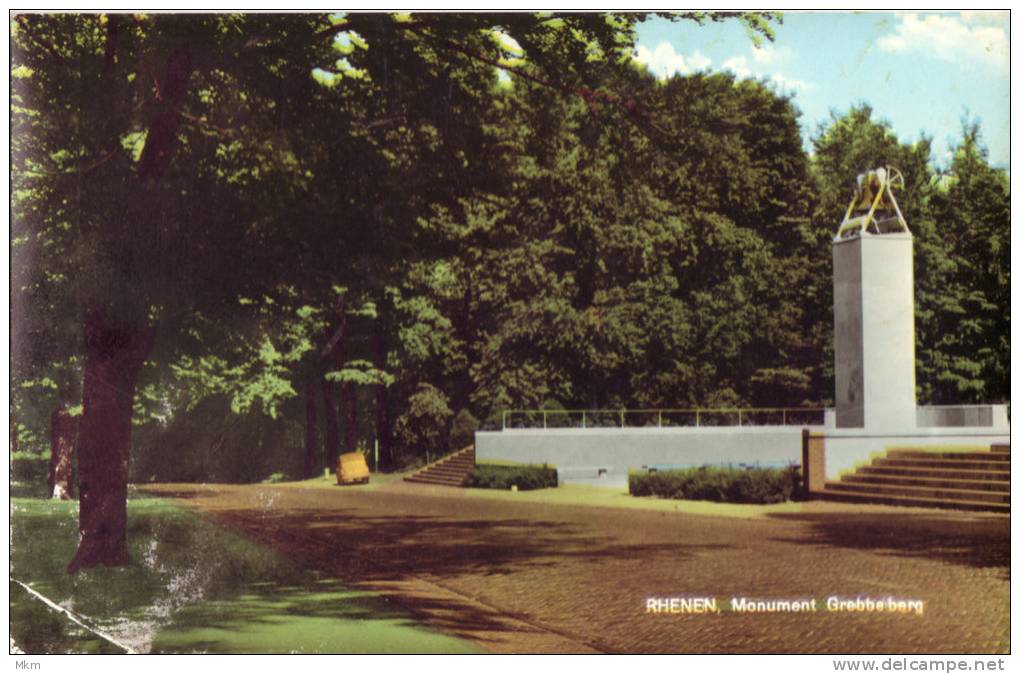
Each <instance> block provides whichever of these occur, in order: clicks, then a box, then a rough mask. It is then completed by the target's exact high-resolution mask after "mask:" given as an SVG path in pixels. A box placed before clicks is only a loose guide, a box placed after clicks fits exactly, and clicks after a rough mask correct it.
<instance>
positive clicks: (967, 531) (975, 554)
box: [769, 512, 1010, 580]
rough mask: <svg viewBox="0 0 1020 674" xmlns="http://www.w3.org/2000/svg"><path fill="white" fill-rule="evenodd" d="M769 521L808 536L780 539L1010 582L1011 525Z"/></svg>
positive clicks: (862, 516) (793, 517)
mask: <svg viewBox="0 0 1020 674" xmlns="http://www.w3.org/2000/svg"><path fill="white" fill-rule="evenodd" d="M769 517H770V518H773V519H780V520H787V521H795V522H804V523H807V524H809V525H810V530H809V533H808V534H807V535H806V536H803V537H798V538H787V539H779V540H782V541H784V542H789V543H795V544H798V545H824V546H830V547H842V548H851V549H855V550H869V551H876V552H884V553H886V554H890V555H896V556H902V557H920V558H924V559H932V560H937V561H942V562H946V563H949V564H957V565H960V566H967V567H972V568H979V569H999V570H1000V571H1001V574H1002V576H1001V577H1002V578H1004V579H1007V580H1008V579H1009V575H1010V572H1009V564H1010V552H1009V541H1010V533H1009V519H1008V518H1005V517H992V516H989V517H982V516H977V517H969V516H961V515H960V514H958V513H952V512H947V513H946V514H945V515H944V516H940V515H934V514H927V513H924V514H919V513H907V512H905V513H890V512H882V513H838V514H837V513H775V514H772V515H769Z"/></svg>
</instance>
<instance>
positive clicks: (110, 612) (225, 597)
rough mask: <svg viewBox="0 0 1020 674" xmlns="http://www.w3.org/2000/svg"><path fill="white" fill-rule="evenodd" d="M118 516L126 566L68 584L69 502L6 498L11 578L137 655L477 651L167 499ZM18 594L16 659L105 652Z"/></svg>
mask: <svg viewBox="0 0 1020 674" xmlns="http://www.w3.org/2000/svg"><path fill="white" fill-rule="evenodd" d="M128 513H129V515H128V541H129V546H130V556H131V560H132V563H131V564H129V565H128V566H124V567H116V568H109V567H97V568H94V569H87V570H83V571H81V572H79V573H77V574H75V575H73V576H71V575H68V574H67V573H65V572H64V565H65V564H66V563H67V560H68V559H70V557H71V555H72V554H73V552H74V549H75V546H76V544H77V537H78V530H77V503H76V502H54V501H45V500H36V499H14V500H13V501H12V522H11V567H10V570H11V576H12V578H17V579H19V580H21V581H22V582H26V583H28V584H29V585H30V586H31V587H32V588H33V589H34V590H36V591H37V592H40V593H41V594H43V595H44V596H46V597H47V598H49V599H50V600H51V601H54V602H56V603H58V604H60V605H62V606H64V607H66V608H70V609H72V610H73V611H75V612H76V613H78V614H79V615H82V616H84V617H86V618H87V622H88V623H89V624H91V625H92V626H94V627H96V628H98V629H100V630H102V631H103V632H106V633H108V634H110V635H111V636H112V637H113V638H114V639H116V640H117V641H119V642H120V643H123V644H125V645H127V646H129V647H131V648H133V649H135V650H138V651H140V652H148V651H150V650H156V651H160V652H183V653H194V652H219V653H280V652H283V653H290V652H308V653H347V652H370V653H402V652H411V653H422V652H424V653H451V652H452V653H458V652H475V651H476V650H477V649H476V647H474V646H473V645H472V644H469V643H466V642H464V641H461V640H458V639H455V638H453V637H449V636H446V635H443V634H439V633H437V632H435V631H434V630H432V629H429V628H427V627H425V626H423V625H421V624H420V623H419V622H417V621H415V620H414V619H412V618H411V615H410V614H409V613H408V612H407V611H405V610H401V609H399V608H398V607H396V606H394V605H392V604H390V603H389V602H387V601H386V600H385V599H384V598H382V597H379V596H377V595H375V594H372V593H366V592H357V591H352V590H350V589H349V588H348V587H346V586H344V585H343V584H342V583H341V582H339V581H336V580H325V579H322V578H321V576H320V575H319V574H316V573H309V572H308V570H306V569H302V568H300V567H298V566H296V565H295V564H293V563H291V562H289V561H287V560H286V559H285V558H283V557H281V556H280V555H278V554H276V553H274V552H273V551H271V550H268V549H266V548H263V547H261V546H258V545H253V544H252V543H251V541H250V540H247V539H245V538H243V537H240V536H237V535H234V534H232V533H230V532H227V531H224V530H223V529H221V528H219V527H217V526H215V525H212V524H210V523H208V522H207V521H205V520H204V518H200V517H197V516H195V515H194V514H192V513H189V512H187V511H184V510H182V509H180V508H179V507H178V506H176V505H174V504H173V503H171V502H168V501H166V500H162V499H152V498H143V499H138V500H134V499H132V500H131V501H129V508H128ZM21 594H24V595H25V596H24V597H21V596H19V594H17V593H14V592H12V600H11V617H12V628H11V635H12V638H14V639H15V643H16V644H17V645H18V646H19V647H20V648H22V650H25V651H26V652H29V653H71V652H73V653H88V652H108V645H107V646H104V645H103V643H101V642H97V641H96V639H95V637H94V635H91V634H89V633H88V632H87V631H83V630H77V629H75V628H73V627H72V628H68V627H67V625H66V624H65V623H66V622H68V621H67V619H66V617H64V616H63V615H62V614H60V613H59V612H56V611H54V610H53V609H51V608H49V607H46V606H45V605H44V604H42V603H41V602H38V600H35V603H32V602H29V601H28V600H27V599H26V597H28V595H27V593H24V592H22V593H21ZM28 598H29V599H30V597H28ZM71 625H72V626H73V623H71ZM104 649H106V650H104Z"/></svg>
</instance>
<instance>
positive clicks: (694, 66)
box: [634, 40, 712, 79]
mask: <svg viewBox="0 0 1020 674" xmlns="http://www.w3.org/2000/svg"><path fill="white" fill-rule="evenodd" d="M634 60H635V61H637V62H638V63H643V64H645V65H646V66H648V69H649V70H650V71H652V73H653V74H655V75H656V76H658V77H660V78H662V79H666V78H667V77H671V76H673V75H675V74H677V73H679V74H681V75H690V74H691V73H693V72H698V71H700V70H705V69H707V68H708V67H709V66H710V65H712V59H710V58H708V57H707V56H705V55H704V54H702V53H701V52H700V51H698V50H697V49H695V50H694V53H693V54H689V55H684V54H681V53H679V52H678V51H676V50H675V49H674V48H673V45H672V44H670V43H669V42H666V41H665V40H663V41H662V42H660V43H659V44H658V45H656V47H655V49H654V50H651V49H649V48H648V47H646V46H644V45H638V48H637V51H636V53H635V55H634Z"/></svg>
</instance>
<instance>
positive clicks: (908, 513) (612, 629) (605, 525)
mask: <svg viewBox="0 0 1020 674" xmlns="http://www.w3.org/2000/svg"><path fill="white" fill-rule="evenodd" d="M146 490H147V491H153V492H156V493H162V494H164V495H176V496H179V497H181V498H183V499H184V502H185V503H187V504H189V505H192V506H195V507H198V508H201V509H202V510H204V511H206V512H209V513H210V514H211V515H212V516H213V517H215V518H217V519H219V520H220V521H222V522H224V523H226V524H227V525H228V526H230V527H232V528H235V529H237V530H240V531H242V532H244V533H246V534H247V535H250V536H253V537H255V538H258V539H260V540H262V541H264V542H266V543H268V544H270V545H272V546H273V547H275V548H277V549H279V550H281V551H283V552H284V553H285V554H287V555H289V556H291V557H293V558H295V559H297V560H299V561H300V563H302V564H305V565H306V566H308V567H310V568H316V569H320V570H322V571H325V572H327V573H330V574H333V575H336V576H338V577H340V578H343V579H344V580H345V581H347V582H350V583H355V584H357V585H359V586H361V587H366V588H372V589H375V590H378V591H381V592H383V593H384V594H385V595H387V596H389V597H391V598H392V599H393V600H395V601H397V602H399V603H401V604H403V605H404V606H405V607H407V608H408V609H410V610H411V611H412V612H414V613H415V614H417V615H418V616H419V617H421V618H423V619H425V620H427V621H429V622H431V623H432V624H434V625H436V626H437V627H439V628H440V629H443V630H445V631H447V632H449V633H453V634H456V635H459V636H464V637H467V638H470V639H473V640H475V641H477V642H478V643H479V644H481V645H482V646H483V647H486V648H489V649H490V650H494V651H503V652H508V651H509V652H572V653H573V652H590V651H591V650H596V651H603V652H615V653H900V652H903V653H911V652H914V653H971V652H973V653H1006V652H1008V651H1009V520H1008V518H1006V517H1001V516H991V515H966V514H957V513H951V512H945V511H935V510H920V509H895V508H886V507H877V506H875V507H868V506H852V505H842V504H840V505H836V504H826V503H810V504H805V505H804V507H803V512H799V513H784V514H773V515H770V516H766V517H757V518H754V519H736V518H726V517H705V516H695V515H686V514H681V513H673V512H661V511H644V510H629V509H628V510H623V509H611V508H593V507H584V506H564V505H554V506H553V505H539V504H534V503H521V502H512V501H511V502H507V501H498V500H489V499H479V498H472V497H470V496H468V495H466V494H465V493H464V492H463V490H457V489H442V488H430V487H420V486H417V485H409V484H395V485H392V486H387V487H384V488H379V489H376V490H363V491H359V490H353V489H346V490H345V489H341V488H325V487H323V488H299V487H288V486H264V485H254V486H220V485H214V486H195V485H176V486H175V485H161V486H156V487H151V488H150V487H146ZM683 595H694V596H715V597H717V598H718V600H719V603H720V604H721V605H724V604H726V603H728V600H729V598H730V597H732V596H746V597H753V598H760V599H776V598H785V599H794V598H810V597H815V598H818V600H819V603H822V602H823V601H824V598H825V597H828V596H830V595H839V596H840V597H844V598H854V597H856V596H858V595H868V596H870V597H872V598H876V599H877V598H884V597H888V596H890V595H891V596H894V597H896V598H903V599H921V600H923V601H924V602H925V604H924V606H925V610H924V613H923V615H920V616H918V615H912V614H876V613H869V614H865V613H845V612H844V613H835V612H824V611H823V612H818V613H779V614H746V613H743V614H742V613H734V612H730V611H723V612H722V613H719V614H702V615H675V614H673V615H671V614H658V615H656V614H649V613H646V611H645V602H646V599H647V598H648V597H655V596H661V597H672V596H683Z"/></svg>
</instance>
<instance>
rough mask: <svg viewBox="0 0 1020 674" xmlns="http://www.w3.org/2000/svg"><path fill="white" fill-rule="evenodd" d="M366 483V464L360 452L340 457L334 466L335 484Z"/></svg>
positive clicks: (348, 453)
mask: <svg viewBox="0 0 1020 674" xmlns="http://www.w3.org/2000/svg"><path fill="white" fill-rule="evenodd" d="M359 482H361V483H365V482H368V463H367V462H366V461H365V455H364V454H362V453H361V452H347V453H346V454H341V455H340V460H339V461H337V464H336V483H337V484H356V483H359Z"/></svg>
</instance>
